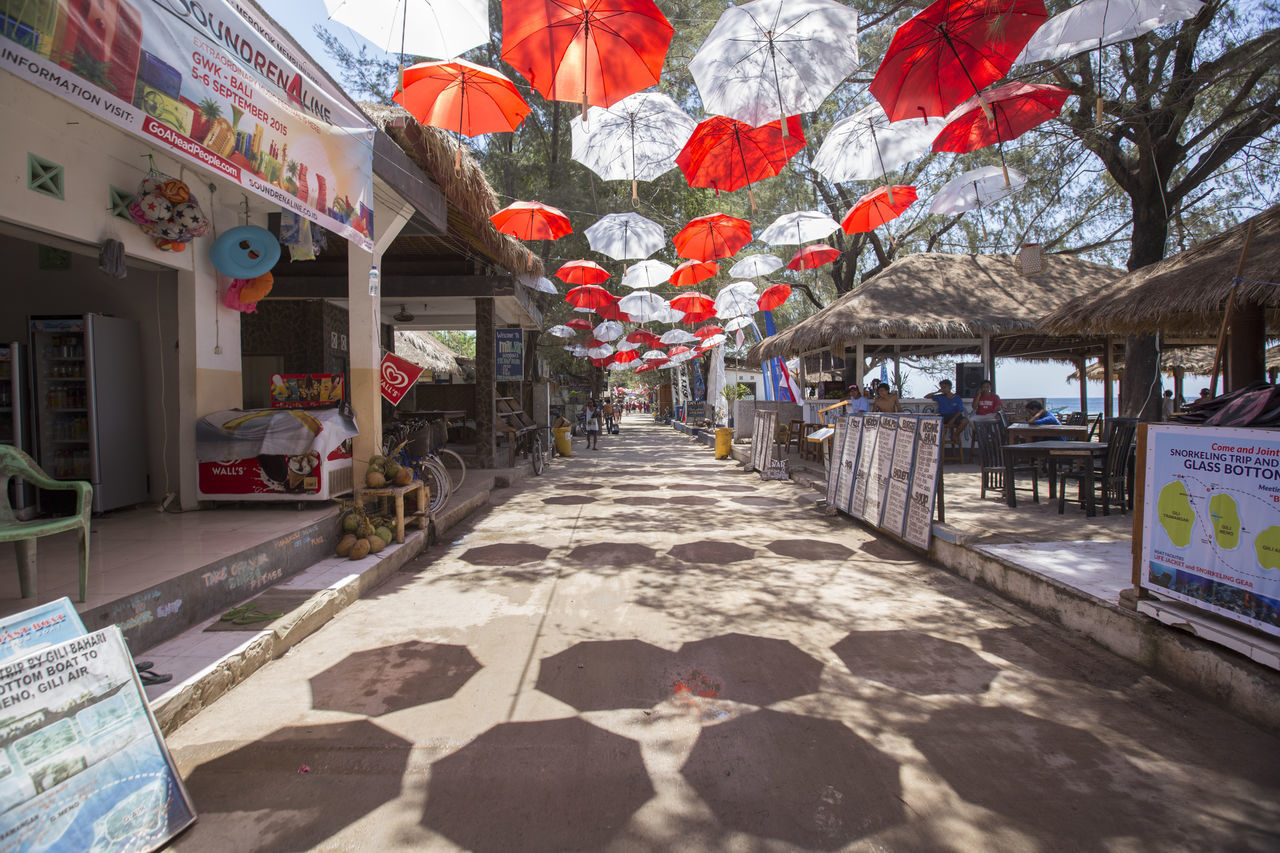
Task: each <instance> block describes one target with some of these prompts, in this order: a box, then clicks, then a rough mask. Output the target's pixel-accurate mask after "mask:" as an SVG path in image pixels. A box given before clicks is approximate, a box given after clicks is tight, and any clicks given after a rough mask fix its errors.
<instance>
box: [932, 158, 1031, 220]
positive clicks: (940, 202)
mask: <svg viewBox="0 0 1280 853" xmlns="http://www.w3.org/2000/svg"><path fill="white" fill-rule="evenodd" d="M1004 172H1005V170H1004V169H1003V168H1001V167H1000V166H982V167H980V168H977V169H970V170H969V171H968V172H965V173H964V174H963V175H961V176H960V177H958V178H953V179H951V180H950V181H948V182H947V183H946V184H945V185H944V186H943V187H942V189H940V190H938V194H937V195H935V196H934V197H933V201H932V202H931V203H930V204H929V212H930V213H936V214H939V215H941V216H954V215H955V214H957V213H964V212H965V211H966V210H978V209H981V208H984V207H990V206H991V205H993V204H995V203H996V202H997V201H1000V200H1001V199H1003V198H1008V197H1009V196H1011V195H1013V194H1014V193H1016V192H1018V190H1020V189H1022V188H1023V187H1025V186H1026V185H1027V179H1026V177H1025V176H1024V175H1023V174H1022V173H1021V172H1018V171H1017V170H1015V169H1009V170H1008V172H1009V183H1008V184H1007V185H1006V184H1005V180H1004Z"/></svg>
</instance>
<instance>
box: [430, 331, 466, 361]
mask: <svg viewBox="0 0 1280 853" xmlns="http://www.w3.org/2000/svg"><path fill="white" fill-rule="evenodd" d="M431 334H432V335H434V336H435V337H436V338H438V339H439V341H440V343H442V344H444V345H445V346H447V347H448V348H449V349H451V350H453V351H454V352H456V353H457V354H458V355H460V356H462V357H463V358H475V357H476V333H475V332H465V331H462V330H460V329H441V330H439V331H434V332H432V333H431Z"/></svg>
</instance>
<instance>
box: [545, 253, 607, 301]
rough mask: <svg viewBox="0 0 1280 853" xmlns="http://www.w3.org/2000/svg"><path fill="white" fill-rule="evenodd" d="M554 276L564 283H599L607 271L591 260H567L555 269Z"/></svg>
mask: <svg viewBox="0 0 1280 853" xmlns="http://www.w3.org/2000/svg"><path fill="white" fill-rule="evenodd" d="M556 278H558V279H560V280H561V281H563V282H564V283H565V284H599V283H600V282H602V281H605V280H606V279H608V278H609V271H608V270H606V269H605V268H604V267H602V266H600V265H599V264H597V263H595V262H593V261H569V262H567V263H565V264H564V265H563V266H561V267H560V269H558V270H556ZM575 304H576V303H575Z"/></svg>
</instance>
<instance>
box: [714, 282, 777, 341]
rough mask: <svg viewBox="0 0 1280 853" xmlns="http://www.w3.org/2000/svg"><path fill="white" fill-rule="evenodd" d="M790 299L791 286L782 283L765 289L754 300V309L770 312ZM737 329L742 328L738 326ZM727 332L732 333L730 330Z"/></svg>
mask: <svg viewBox="0 0 1280 853" xmlns="http://www.w3.org/2000/svg"><path fill="white" fill-rule="evenodd" d="M790 297H791V285H789V284H787V283H785V282H783V283H780V284H773V285H770V286H769V287H766V288H765V289H764V291H763V292H761V294H760V298H759V299H757V300H756V307H757V308H759V309H760V310H761V311H772V310H773V309H775V308H777V307H779V306H781V305H782V303H784V302H786V301H787V299H789V298H790ZM743 325H745V324H743ZM738 328H742V326H739V327H738ZM729 331H733V330H732V329H730V330H729Z"/></svg>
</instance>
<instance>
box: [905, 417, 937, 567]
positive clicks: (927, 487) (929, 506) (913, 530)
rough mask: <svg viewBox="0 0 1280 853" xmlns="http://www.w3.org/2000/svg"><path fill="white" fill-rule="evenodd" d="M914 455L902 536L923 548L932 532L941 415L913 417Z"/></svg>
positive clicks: (927, 543)
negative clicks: (915, 421)
mask: <svg viewBox="0 0 1280 853" xmlns="http://www.w3.org/2000/svg"><path fill="white" fill-rule="evenodd" d="M917 423H918V425H919V426H918V428H917V429H916V442H915V444H916V458H915V464H914V465H913V467H912V474H911V496H910V497H909V498H908V499H907V524H906V527H905V528H904V530H903V533H902V538H903V539H906V540H907V541H908V542H910V543H911V544H912V545H915V546H916V547H919V548H925V549H927V548H928V547H929V537H930V535H931V534H932V532H933V505H934V500H935V498H936V496H937V493H938V457H939V455H940V452H941V441H940V439H941V437H942V419H941V418H936V417H922V418H917Z"/></svg>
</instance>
